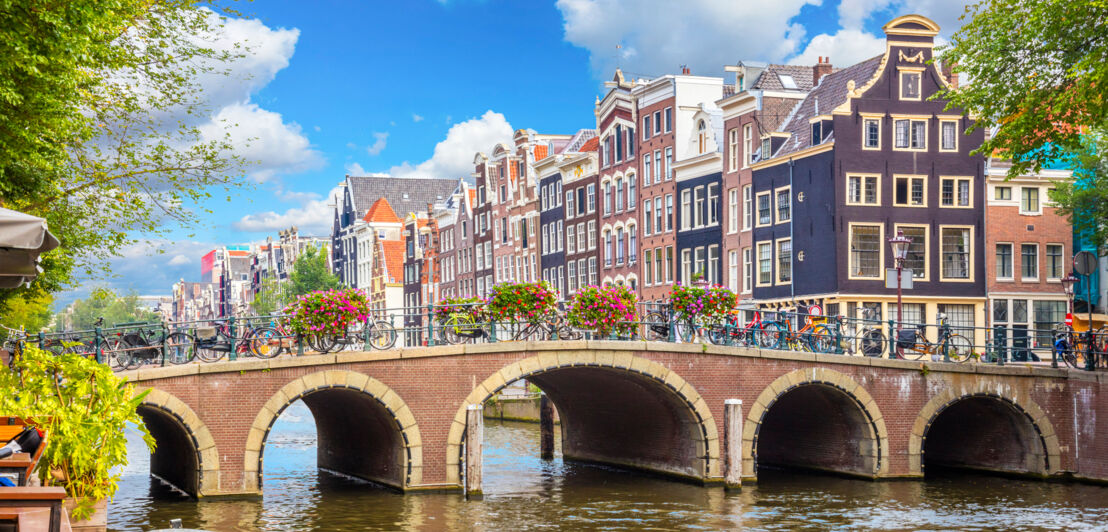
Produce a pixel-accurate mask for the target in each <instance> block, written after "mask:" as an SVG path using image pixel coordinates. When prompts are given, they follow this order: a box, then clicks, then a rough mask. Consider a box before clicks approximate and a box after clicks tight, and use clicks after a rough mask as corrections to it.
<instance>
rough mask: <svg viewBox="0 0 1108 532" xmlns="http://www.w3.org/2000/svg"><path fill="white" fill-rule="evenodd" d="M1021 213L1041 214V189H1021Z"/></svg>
mask: <svg viewBox="0 0 1108 532" xmlns="http://www.w3.org/2000/svg"><path fill="white" fill-rule="evenodd" d="M1020 213H1021V214H1038V213H1039V189H1038V187H1021V188H1020Z"/></svg>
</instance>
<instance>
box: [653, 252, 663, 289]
mask: <svg viewBox="0 0 1108 532" xmlns="http://www.w3.org/2000/svg"><path fill="white" fill-rule="evenodd" d="M662 268H663V264H662V248H654V284H659V283H661V282H662V281H663V276H662Z"/></svg>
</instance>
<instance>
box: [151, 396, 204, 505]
mask: <svg viewBox="0 0 1108 532" xmlns="http://www.w3.org/2000/svg"><path fill="white" fill-rule="evenodd" d="M138 414H139V416H140V417H142V421H143V423H144V424H145V425H146V429H147V430H148V431H149V432H150V435H151V436H152V437H153V438H154V441H155V442H157V447H155V449H154V453H153V454H152V455H151V456H150V472H151V473H152V474H154V475H157V476H158V477H160V478H162V479H163V480H165V481H166V482H169V483H170V484H173V485H174V486H176V487H177V488H179V489H181V490H182V491H184V492H186V493H188V494H189V495H191V496H193V497H203V496H204V495H207V494H212V493H218V491H219V449H218V448H217V447H216V444H215V438H213V437H212V433H211V431H209V430H208V426H207V425H206V424H204V422H203V421H202V420H201V419H200V417H199V416H197V415H196V412H194V411H193V410H192V408H190V407H189V406H188V405H187V404H185V402H184V401H182V400H180V399H178V398H177V397H174V396H173V395H172V394H170V393H168V392H166V391H164V390H160V389H158V388H150V389H149V390H148V393H147V395H146V397H144V398H143V399H142V402H141V403H139V406H138Z"/></svg>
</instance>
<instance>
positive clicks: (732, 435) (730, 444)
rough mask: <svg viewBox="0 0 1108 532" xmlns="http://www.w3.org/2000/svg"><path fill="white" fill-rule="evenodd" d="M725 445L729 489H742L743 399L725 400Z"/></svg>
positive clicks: (724, 478)
mask: <svg viewBox="0 0 1108 532" xmlns="http://www.w3.org/2000/svg"><path fill="white" fill-rule="evenodd" d="M723 445H724V456H725V457H726V462H727V463H726V464H725V465H726V467H727V469H726V471H725V472H724V475H723V480H724V482H725V487H726V488H727V489H729V490H738V489H742V485H743V480H742V479H743V456H742V452H743V401H742V399H727V400H725V401H724V402H723Z"/></svg>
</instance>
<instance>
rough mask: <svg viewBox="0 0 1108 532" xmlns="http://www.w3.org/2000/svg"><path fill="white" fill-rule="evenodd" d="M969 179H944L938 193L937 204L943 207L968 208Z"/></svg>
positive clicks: (969, 200)
mask: <svg viewBox="0 0 1108 532" xmlns="http://www.w3.org/2000/svg"><path fill="white" fill-rule="evenodd" d="M971 203H972V200H971V199H970V178H968V177H944V178H943V179H942V189H941V191H940V193H939V204H940V205H942V206H943V207H970V206H971Z"/></svg>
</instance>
